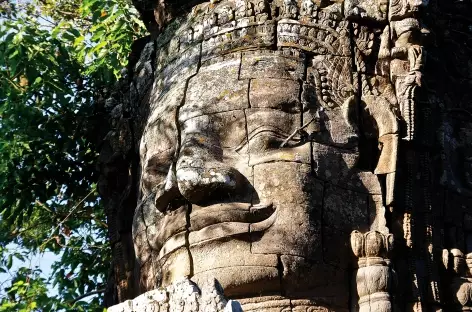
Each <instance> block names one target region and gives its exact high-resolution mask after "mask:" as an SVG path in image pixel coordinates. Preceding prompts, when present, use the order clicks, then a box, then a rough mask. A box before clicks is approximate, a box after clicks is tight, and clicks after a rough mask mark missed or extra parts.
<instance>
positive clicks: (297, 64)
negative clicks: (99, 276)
mask: <svg viewBox="0 0 472 312" xmlns="http://www.w3.org/2000/svg"><path fill="white" fill-rule="evenodd" d="M134 2H135V5H136V7H137V8H138V10H139V11H140V12H141V14H142V17H143V20H144V21H145V23H146V24H147V26H148V29H149V31H150V33H151V35H150V36H149V37H146V38H142V39H139V40H137V41H136V42H135V43H134V45H133V52H132V53H131V56H130V65H129V66H128V70H127V71H126V72H125V76H124V78H123V79H122V80H121V81H120V82H119V83H118V85H117V86H116V87H115V88H114V89H113V91H112V92H111V95H110V96H109V99H108V100H107V101H106V105H105V109H106V111H107V114H106V118H108V120H109V122H108V125H109V129H108V130H109V131H108V134H107V135H106V137H105V138H104V141H103V147H102V151H101V154H100V159H99V168H100V173H101V176H100V182H99V187H100V192H101V194H102V196H103V198H104V200H105V206H106V212H107V218H108V225H109V239H110V242H111V246H112V249H113V264H112V274H111V276H110V281H109V285H110V286H111V289H113V291H111V292H110V293H108V296H111V297H112V298H111V299H110V300H108V302H113V303H119V302H121V304H119V305H116V306H114V307H112V308H110V309H109V311H111V312H121V311H135V312H141V311H169V312H170V311H241V310H243V311H269V312H271V311H274V312H289V311H290V312H301V311H361V312H367V311H380V312H390V311H462V310H464V311H467V310H471V309H472V299H471V298H472V273H471V272H472V221H471V220H472V210H471V209H472V204H471V202H472V200H471V198H472V148H471V147H470V146H472V118H471V116H472V110H471V107H472V104H471V103H472V102H471V101H470V95H471V94H470V91H469V89H470V88H469V87H470V86H471V81H472V80H471V79H472V65H471V64H472V63H471V61H470V60H471V59H472V52H471V51H472V24H471V23H472V22H471V20H470V18H468V16H469V15H470V14H472V5H471V4H469V3H466V2H464V1H462V2H460V3H459V2H457V3H456V2H454V3H452V2H448V1H446V0H430V1H427V0H272V1H270V0H211V1H178V0H172V1H171V0H169V1H166V0H162V1H149V0H135V1H134ZM467 14H469V15H467ZM449 45H451V47H453V48H448V46H449ZM126 300H128V301H126Z"/></svg>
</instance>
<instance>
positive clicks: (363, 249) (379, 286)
mask: <svg viewBox="0 0 472 312" xmlns="http://www.w3.org/2000/svg"><path fill="white" fill-rule="evenodd" d="M392 245H393V235H391V234H383V233H380V232H377V231H370V232H367V233H365V234H362V233H360V232H358V231H354V232H352V234H351V247H352V251H353V252H354V255H355V256H356V257H357V258H359V260H358V269H357V272H356V286H357V294H358V296H359V311H360V312H367V311H377V312H390V311H392V306H393V303H392V296H391V292H392V285H393V282H394V272H393V270H392V267H391V263H390V260H389V259H388V254H389V251H390V250H391V249H392Z"/></svg>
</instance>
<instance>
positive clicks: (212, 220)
mask: <svg viewBox="0 0 472 312" xmlns="http://www.w3.org/2000/svg"><path fill="white" fill-rule="evenodd" d="M176 217H178V216H176ZM276 217H277V211H276V209H275V208H274V206H273V204H272V203H270V204H257V205H251V204H247V203H224V204H215V205H210V206H207V207H198V208H197V209H195V211H192V213H190V227H188V229H187V230H186V231H182V232H179V233H176V234H174V235H172V236H170V237H169V238H168V239H167V240H166V241H165V242H160V243H161V244H162V248H161V249H160V252H159V259H161V258H164V257H165V256H167V255H168V254H170V253H172V252H173V251H175V250H177V249H179V248H181V247H185V246H188V247H189V246H192V245H197V244H203V243H207V242H211V241H214V240H219V239H224V238H228V237H233V236H236V235H244V234H247V237H248V238H249V237H250V236H249V235H250V233H255V232H263V231H265V230H267V229H268V228H269V227H271V226H272V225H273V224H274V222H275V220H276Z"/></svg>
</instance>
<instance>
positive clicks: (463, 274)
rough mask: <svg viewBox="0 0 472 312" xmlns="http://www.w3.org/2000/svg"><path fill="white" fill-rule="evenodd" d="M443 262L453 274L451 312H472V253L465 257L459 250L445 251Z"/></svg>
mask: <svg viewBox="0 0 472 312" xmlns="http://www.w3.org/2000/svg"><path fill="white" fill-rule="evenodd" d="M443 262H444V266H445V267H446V269H448V270H449V271H450V273H451V274H452V280H451V283H450V286H449V290H450V295H451V296H450V298H451V307H452V310H451V311H472V253H469V254H467V255H464V253H463V252H462V251H460V250H459V249H451V250H450V251H448V250H446V249H445V250H444V251H443Z"/></svg>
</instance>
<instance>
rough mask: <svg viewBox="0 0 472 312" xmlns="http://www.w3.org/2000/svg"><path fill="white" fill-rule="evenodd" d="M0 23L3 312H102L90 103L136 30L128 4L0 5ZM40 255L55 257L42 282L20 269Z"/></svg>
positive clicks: (52, 0) (102, 227)
mask: <svg viewBox="0 0 472 312" xmlns="http://www.w3.org/2000/svg"><path fill="white" fill-rule="evenodd" d="M0 23H1V24H0V213H1V214H0V218H1V222H0V256H1V262H0V272H3V273H4V274H2V275H0V279H3V276H10V278H9V279H8V280H6V281H1V280H0V282H1V287H2V288H3V290H2V289H0V311H100V310H101V308H100V305H101V297H100V296H88V295H89V294H97V293H102V292H103V288H104V285H105V282H106V280H107V272H108V267H109V263H110V251H109V248H108V245H107V241H106V230H107V229H106V223H105V216H104V210H103V207H102V206H101V202H100V198H99V197H98V195H97V192H96V185H95V184H94V181H96V179H97V177H96V169H95V161H96V158H97V154H96V150H97V142H98V139H99V138H97V131H96V129H97V122H98V118H97V116H96V115H97V111H96V105H95V104H96V102H97V101H100V100H101V99H102V98H103V97H104V96H105V95H104V90H105V89H106V87H107V86H111V85H112V84H113V83H114V82H115V81H116V79H118V78H119V76H120V69H121V68H124V67H125V66H126V63H127V57H128V53H129V50H130V45H131V43H132V40H133V39H136V38H137V37H141V36H142V35H143V25H142V24H141V22H140V21H139V19H138V17H137V12H136V11H135V10H133V9H132V7H131V4H130V3H129V2H128V1H126V0H107V1H103V0H81V1H79V0H41V1H33V2H31V1H27V2H24V3H20V2H19V1H10V2H2V4H1V5H0ZM12 246H13V247H12ZM12 248H14V249H19V251H14V250H12ZM43 252H52V253H54V254H56V255H57V257H58V259H59V260H58V261H57V262H56V263H54V265H53V267H52V275H51V276H49V277H47V278H45V277H44V276H43V274H42V272H41V269H40V268H37V267H32V266H27V265H25V263H26V262H25V260H27V259H28V258H31V256H32V255H35V254H38V253H43ZM14 264H16V265H14ZM53 287H55V288H54V289H56V293H57V294H58V295H55V296H54V295H51V289H52V288H53ZM77 298H79V299H80V298H83V299H82V300H77Z"/></svg>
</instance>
